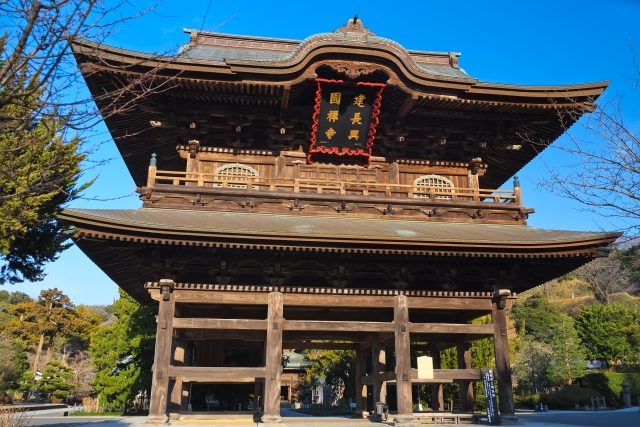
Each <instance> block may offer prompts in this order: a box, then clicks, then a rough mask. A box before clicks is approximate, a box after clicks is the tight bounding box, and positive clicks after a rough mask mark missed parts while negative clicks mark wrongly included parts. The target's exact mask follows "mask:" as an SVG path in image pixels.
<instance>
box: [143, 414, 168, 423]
mask: <svg viewBox="0 0 640 427" xmlns="http://www.w3.org/2000/svg"><path fill="white" fill-rule="evenodd" d="M168 422H169V417H167V416H166V415H149V416H147V424H166V423H168Z"/></svg>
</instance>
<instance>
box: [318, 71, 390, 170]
mask: <svg viewBox="0 0 640 427" xmlns="http://www.w3.org/2000/svg"><path fill="white" fill-rule="evenodd" d="M316 81H317V82H318V90H317V92H316V105H315V112H314V115H313V132H312V135H311V146H310V148H309V156H308V161H309V163H313V162H314V161H317V158H318V157H319V156H322V155H337V156H345V155H348V156H354V158H353V159H352V161H351V162H353V163H361V164H363V165H366V166H368V165H369V158H370V157H371V147H372V145H373V138H374V136H375V133H376V125H377V124H378V115H379V114H380V105H381V100H382V90H383V88H384V84H381V83H362V82H360V83H355V84H349V83H344V82H343V81H341V80H325V79H317V80H316Z"/></svg>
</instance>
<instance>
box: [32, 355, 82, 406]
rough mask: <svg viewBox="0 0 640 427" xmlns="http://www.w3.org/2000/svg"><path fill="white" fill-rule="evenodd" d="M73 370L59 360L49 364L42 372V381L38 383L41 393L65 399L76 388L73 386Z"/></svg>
mask: <svg viewBox="0 0 640 427" xmlns="http://www.w3.org/2000/svg"><path fill="white" fill-rule="evenodd" d="M73 378H74V374H73V370H72V369H71V368H70V367H68V366H67V365H65V364H63V363H62V362H60V361H58V360H52V361H51V362H49V363H47V364H46V366H45V368H44V371H42V379H40V380H38V381H37V387H38V389H40V392H41V393H46V394H48V395H49V396H51V395H53V396H55V397H57V398H60V399H64V398H66V397H67V396H69V394H71V392H72V391H73V390H74V389H75V388H76V386H75V385H74V384H73Z"/></svg>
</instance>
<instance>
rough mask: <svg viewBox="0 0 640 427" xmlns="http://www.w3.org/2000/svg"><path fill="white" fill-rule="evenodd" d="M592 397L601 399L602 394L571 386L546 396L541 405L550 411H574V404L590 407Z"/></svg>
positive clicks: (589, 389) (590, 389)
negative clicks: (546, 406) (547, 407)
mask: <svg viewBox="0 0 640 427" xmlns="http://www.w3.org/2000/svg"><path fill="white" fill-rule="evenodd" d="M592 397H602V394H600V393H599V392H598V391H597V390H594V389H592V388H583V387H580V386H578V385H576V384H572V385H568V386H566V387H564V388H562V389H560V390H558V391H555V392H553V393H550V394H548V395H546V396H545V397H544V398H543V399H542V403H543V404H545V405H548V406H549V408H551V409H574V408H575V406H576V404H578V405H580V406H584V405H591V398H592Z"/></svg>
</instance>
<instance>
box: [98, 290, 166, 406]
mask: <svg viewBox="0 0 640 427" xmlns="http://www.w3.org/2000/svg"><path fill="white" fill-rule="evenodd" d="M119 292H120V298H119V299H118V300H117V301H116V302H115V303H114V305H113V310H114V314H115V315H116V317H117V318H118V319H117V320H116V322H115V323H114V324H113V325H111V326H107V327H104V328H101V329H100V330H99V331H98V332H96V333H95V334H94V335H93V336H92V337H91V344H90V347H89V348H90V352H91V357H92V359H93V366H94V367H95V369H96V371H97V373H96V378H95V380H94V382H93V385H94V387H95V389H96V391H97V392H98V393H99V396H100V401H101V403H102V404H104V405H107V406H110V407H119V406H120V405H121V404H123V403H125V402H127V401H128V400H130V399H132V398H133V397H135V396H136V394H138V393H139V392H148V391H149V390H150V388H151V365H152V363H153V353H154V346H155V333H156V322H155V314H156V310H157V308H155V307H142V306H140V304H138V303H137V302H136V301H135V300H134V299H133V298H131V297H130V296H129V295H128V294H126V293H125V292H124V291H122V290H120V291H119Z"/></svg>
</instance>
